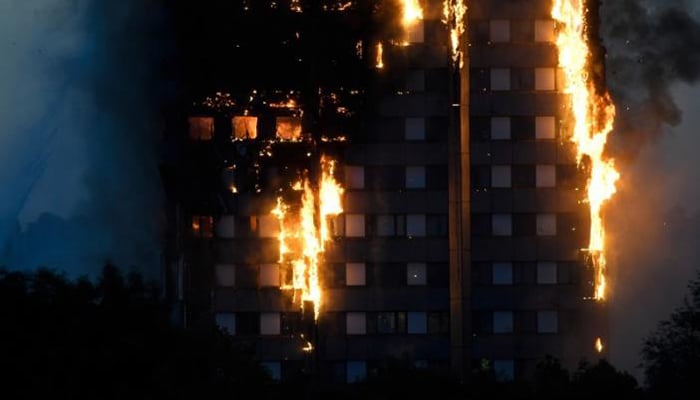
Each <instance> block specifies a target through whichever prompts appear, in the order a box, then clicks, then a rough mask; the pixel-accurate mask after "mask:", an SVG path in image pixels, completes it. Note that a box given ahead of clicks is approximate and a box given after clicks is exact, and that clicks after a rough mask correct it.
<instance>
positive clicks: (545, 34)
mask: <svg viewBox="0 0 700 400" xmlns="http://www.w3.org/2000/svg"><path fill="white" fill-rule="evenodd" d="M535 42H554V21H553V20H551V19H536V20H535Z"/></svg>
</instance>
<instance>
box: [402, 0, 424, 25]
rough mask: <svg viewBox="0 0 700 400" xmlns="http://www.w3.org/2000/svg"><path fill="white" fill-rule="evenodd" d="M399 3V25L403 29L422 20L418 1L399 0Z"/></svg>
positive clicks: (421, 10)
mask: <svg viewBox="0 0 700 400" xmlns="http://www.w3.org/2000/svg"><path fill="white" fill-rule="evenodd" d="M400 1H401V23H402V24H403V26H404V27H406V28H409V27H411V26H413V24H415V23H416V22H418V21H420V20H422V19H423V8H422V7H421V6H420V3H419V2H418V0H400Z"/></svg>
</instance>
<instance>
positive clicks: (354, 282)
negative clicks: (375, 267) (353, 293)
mask: <svg viewBox="0 0 700 400" xmlns="http://www.w3.org/2000/svg"><path fill="white" fill-rule="evenodd" d="M345 284H346V285H347V286H364V285H365V264H364V263H347V264H345Z"/></svg>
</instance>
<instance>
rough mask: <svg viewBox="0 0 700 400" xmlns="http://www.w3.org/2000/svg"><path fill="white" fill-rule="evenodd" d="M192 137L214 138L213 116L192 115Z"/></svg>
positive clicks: (195, 138)
mask: <svg viewBox="0 0 700 400" xmlns="http://www.w3.org/2000/svg"><path fill="white" fill-rule="evenodd" d="M188 122H189V124H190V129H189V132H190V139H192V140H200V141H206V140H212V139H213V138H214V118H212V117H190V118H189V119H188Z"/></svg>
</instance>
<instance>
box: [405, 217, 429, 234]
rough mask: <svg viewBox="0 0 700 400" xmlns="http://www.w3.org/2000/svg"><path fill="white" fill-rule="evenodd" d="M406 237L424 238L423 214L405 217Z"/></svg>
mask: <svg viewBox="0 0 700 400" xmlns="http://www.w3.org/2000/svg"><path fill="white" fill-rule="evenodd" d="M406 236H409V237H413V236H425V214H409V215H407V216H406Z"/></svg>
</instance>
